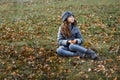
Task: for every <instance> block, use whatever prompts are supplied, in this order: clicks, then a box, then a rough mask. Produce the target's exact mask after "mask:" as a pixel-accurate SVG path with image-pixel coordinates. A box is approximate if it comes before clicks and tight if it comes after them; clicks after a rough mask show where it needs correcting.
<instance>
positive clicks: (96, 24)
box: [0, 0, 120, 80]
mask: <svg viewBox="0 0 120 80" xmlns="http://www.w3.org/2000/svg"><path fill="white" fill-rule="evenodd" d="M12 1H13V2H12ZM12 1H8V0H7V1H6V2H5V1H2V2H1V3H0V36H1V37H0V79H8V80H13V79H18V80H21V79H25V80H33V79H34V80H49V79H52V80H54V79H57V80H59V79H60V80H61V79H63V80H96V79H98V80H119V79H120V77H119V76H120V66H119V64H120V54H119V53H120V37H119V35H120V1H119V0H101V1H98V0H92V1H91V0H47V1H44V0H34V1H33V2H32V3H31V2H26V3H16V2H14V1H15V0H12ZM66 10H69V11H72V12H73V13H74V14H75V18H76V20H77V21H78V27H79V29H80V30H81V33H82V35H83V37H84V40H85V43H84V46H85V47H89V48H92V49H93V50H95V51H96V52H98V53H99V55H100V56H101V57H104V58H105V59H106V60H104V61H92V60H91V59H85V60H83V59H79V58H77V57H61V56H58V55H56V48H57V47H58V45H57V40H56V39H57V32H58V28H59V26H60V25H61V22H62V21H61V19H60V15H61V14H62V12H64V11H66Z"/></svg>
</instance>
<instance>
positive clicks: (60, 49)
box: [56, 46, 63, 54]
mask: <svg viewBox="0 0 120 80" xmlns="http://www.w3.org/2000/svg"><path fill="white" fill-rule="evenodd" d="M62 50H63V46H60V47H59V48H57V50H56V52H57V53H58V54H61V53H62Z"/></svg>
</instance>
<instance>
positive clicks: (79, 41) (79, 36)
mask: <svg viewBox="0 0 120 80" xmlns="http://www.w3.org/2000/svg"><path fill="white" fill-rule="evenodd" d="M75 40H77V44H82V43H83V37H82V34H81V32H80V30H79V29H77V33H76V39H75Z"/></svg>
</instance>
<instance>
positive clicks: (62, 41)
mask: <svg viewBox="0 0 120 80" xmlns="http://www.w3.org/2000/svg"><path fill="white" fill-rule="evenodd" d="M70 30H71V34H72V35H71V37H69V38H66V37H65V36H64V35H63V34H62V33H61V27H60V28H59V31H58V37H57V41H58V44H59V46H68V42H67V41H68V40H73V39H76V40H77V44H79V45H81V44H82V43H83V38H82V35H81V32H80V30H79V28H78V27H75V26H72V25H71V26H70Z"/></svg>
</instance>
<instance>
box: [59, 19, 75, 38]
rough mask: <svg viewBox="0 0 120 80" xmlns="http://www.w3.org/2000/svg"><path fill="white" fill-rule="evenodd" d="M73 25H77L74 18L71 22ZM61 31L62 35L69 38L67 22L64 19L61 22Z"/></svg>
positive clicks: (69, 32)
mask: <svg viewBox="0 0 120 80" xmlns="http://www.w3.org/2000/svg"><path fill="white" fill-rule="evenodd" d="M72 25H73V26H76V25H77V21H76V20H74V22H73V23H72ZM61 32H62V34H63V35H64V37H66V38H69V37H70V36H71V31H70V28H69V22H68V21H67V20H66V21H64V22H63V23H62V25H61Z"/></svg>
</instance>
